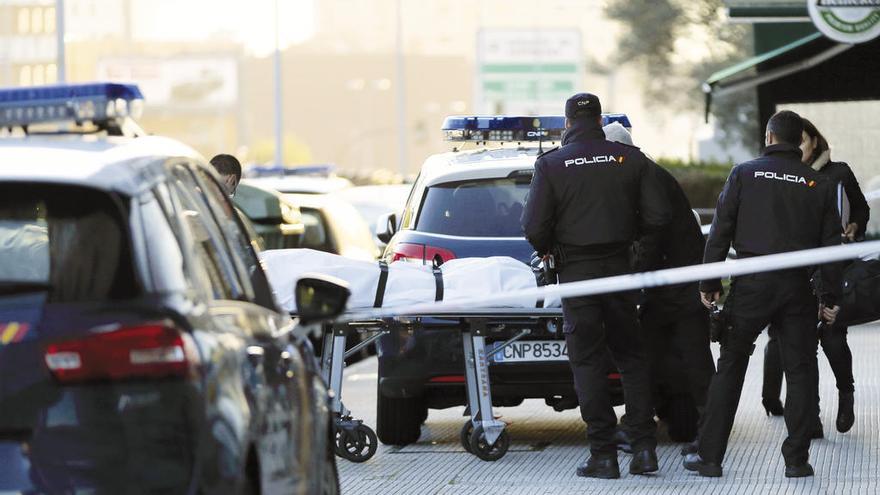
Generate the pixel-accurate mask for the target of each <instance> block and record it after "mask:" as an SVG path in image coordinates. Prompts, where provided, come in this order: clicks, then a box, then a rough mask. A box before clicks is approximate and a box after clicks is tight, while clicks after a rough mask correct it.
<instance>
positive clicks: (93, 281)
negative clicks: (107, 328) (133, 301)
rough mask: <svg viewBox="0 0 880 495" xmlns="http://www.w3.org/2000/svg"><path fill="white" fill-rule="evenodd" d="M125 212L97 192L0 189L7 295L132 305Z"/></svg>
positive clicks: (0, 273) (1, 267)
mask: <svg viewBox="0 0 880 495" xmlns="http://www.w3.org/2000/svg"><path fill="white" fill-rule="evenodd" d="M120 207H121V205H120V204H118V203H117V202H114V201H113V199H112V198H110V197H109V196H108V195H107V194H105V193H102V192H100V191H95V190H92V189H86V188H80V187H65V186H45V185H30V184H28V185H14V184H2V185H0V295H6V294H10V293H21V292H33V291H41V292H43V291H44V292H48V298H49V300H50V301H59V302H79V301H96V300H104V299H123V298H128V297H132V296H133V295H134V294H135V292H136V284H135V277H134V272H133V267H132V264H131V257H130V253H129V251H130V249H129V244H128V236H127V234H126V229H124V228H123V223H122V220H121V217H120V214H121V213H120Z"/></svg>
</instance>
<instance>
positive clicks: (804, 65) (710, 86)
mask: <svg viewBox="0 0 880 495" xmlns="http://www.w3.org/2000/svg"><path fill="white" fill-rule="evenodd" d="M819 38H822V34H821V33H819V32H815V33H812V34H809V35H807V36H804V37H803V38H800V39H797V40H795V41H792V42H791V43H788V44H786V45H783V46H780V47H779V48H775V49H773V50H770V51H769V52H766V53H762V54H761V55H756V56H754V57H752V58H750V59H748V60H744V61H742V62H740V63H738V64H736V65H734V66H731V67H728V68H726V69H723V70H720V71H718V72H716V73H714V74H712V75H711V76H709V78H708V79H706V81H705V82H703V92H704V93H706V121H707V122H708V120H709V109H710V107H711V105H712V97H713V96H722V95H725V94H730V93H733V92H736V91H742V90H744V89H750V88H754V87H757V86H759V85H761V84H764V83H768V82H771V81H775V80H777V79H780V78H783V77H785V76H789V75H791V74H795V73H797V72H800V71H803V70H807V69H810V68H812V67H815V66H817V65H819V64H821V63H822V62H825V61H826V60H828V59H831V58H833V57H835V56H837V55H838V54H840V53H843V52H844V51H846V50H849V49H850V48H852V47H853V45H845V44H835V45H833V46H831V47H830V48H826V49H824V50H822V51H820V52H818V53H815V54H813V55H811V56H809V57H807V58H805V59H803V60H798V61H796V62H792V63H789V64H787V65H783V66H780V67H774V68H773V69H770V70H767V71H763V72H758V73H757V74H753V75H745V76H742V77H737V78H734V76H737V75H739V74H741V73H743V72H746V71H748V70H751V69H755V68H757V66H758V65H760V64H762V63H764V62H767V61H770V60H773V59H775V58H777V57H780V56H782V55H785V54H787V53H789V52H791V51H793V50H796V49H797V48H800V47H802V46H804V45H806V44H808V43H811V42H813V41H816V40H817V39H819ZM731 78H733V80H730V79H731Z"/></svg>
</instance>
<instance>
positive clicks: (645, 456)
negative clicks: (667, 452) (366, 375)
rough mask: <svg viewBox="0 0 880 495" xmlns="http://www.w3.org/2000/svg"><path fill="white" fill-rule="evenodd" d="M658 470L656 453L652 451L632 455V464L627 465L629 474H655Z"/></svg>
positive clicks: (642, 451)
mask: <svg viewBox="0 0 880 495" xmlns="http://www.w3.org/2000/svg"><path fill="white" fill-rule="evenodd" d="M659 469H660V467H659V466H657V452H655V451H654V449H645V450H640V451H638V452H636V453H635V454H633V458H632V462H630V463H629V474H647V473H656V472H657V471H658V470H659Z"/></svg>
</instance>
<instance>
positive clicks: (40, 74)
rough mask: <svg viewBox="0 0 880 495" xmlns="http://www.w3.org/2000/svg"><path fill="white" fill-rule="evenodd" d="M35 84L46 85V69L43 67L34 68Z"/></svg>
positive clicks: (36, 66)
mask: <svg viewBox="0 0 880 495" xmlns="http://www.w3.org/2000/svg"><path fill="white" fill-rule="evenodd" d="M33 82H34V85H35V86H39V85H41V84H46V68H45V67H43V66H42V65H35V66H34V68H33Z"/></svg>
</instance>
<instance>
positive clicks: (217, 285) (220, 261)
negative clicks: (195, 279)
mask: <svg viewBox="0 0 880 495" xmlns="http://www.w3.org/2000/svg"><path fill="white" fill-rule="evenodd" d="M169 185H170V187H171V190H172V193H173V194H174V195H175V196H176V197H177V199H178V202H179V205H180V209H181V211H180V215H181V218H180V221H181V223H182V225H183V228H185V229H187V230H188V231H189V233H190V237H191V238H192V240H193V244H194V245H193V248H194V251H195V257H196V260H194V261H195V262H196V263H199V266H196V267H194V268H195V269H196V270H197V271H201V272H203V273H204V274H206V275H207V279H208V281H209V282H210V285H211V289H212V292H213V297H214V298H215V299H242V298H243V290H242V287H241V282H240V280H239V278H238V273H237V272H236V270H235V267H234V265H233V262H232V260H230V258H229V253H228V252H227V248H226V246H225V245H224V242H223V238H222V236H221V235H220V228H219V227H218V226H217V224H216V223H215V221H214V218H213V215H212V214H211V212H210V210H209V209H208V208H207V205H206V204H205V203H204V202H203V200H202V199H200V198H199V190H198V185H197V184H196V183H195V181H194V180H193V177H192V175H191V174H190V173H189V171H188V170H187V169H186V167H184V166H183V165H178V166H176V167H174V169H173V171H172V180H171V181H170V184H169Z"/></svg>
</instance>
